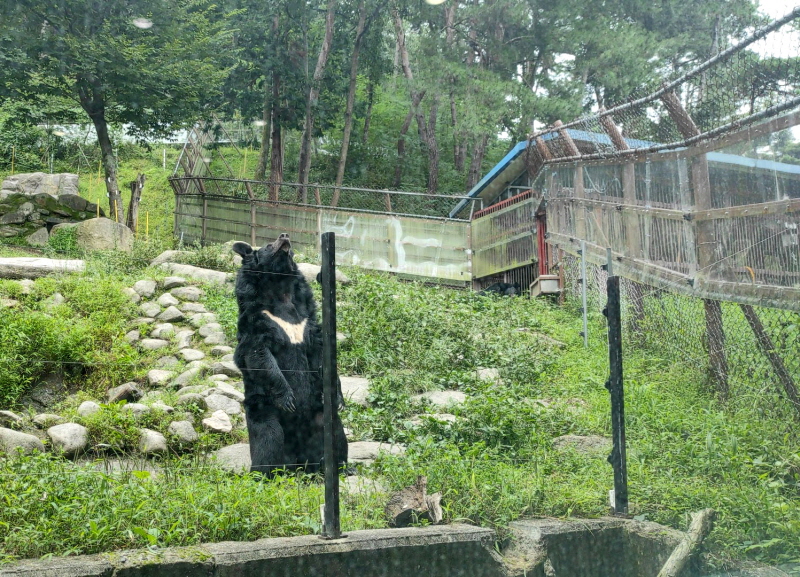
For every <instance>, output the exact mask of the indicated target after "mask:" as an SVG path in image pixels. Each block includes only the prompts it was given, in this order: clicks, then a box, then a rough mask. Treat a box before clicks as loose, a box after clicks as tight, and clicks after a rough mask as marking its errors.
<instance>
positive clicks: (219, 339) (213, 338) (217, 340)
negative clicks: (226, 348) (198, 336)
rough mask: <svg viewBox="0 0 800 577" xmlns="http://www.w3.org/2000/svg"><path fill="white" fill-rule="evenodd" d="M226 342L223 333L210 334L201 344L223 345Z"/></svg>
mask: <svg viewBox="0 0 800 577" xmlns="http://www.w3.org/2000/svg"><path fill="white" fill-rule="evenodd" d="M227 342H228V339H227V338H226V337H225V335H224V334H223V333H211V334H210V335H208V336H207V337H206V338H204V339H203V343H204V344H206V345H224V344H225V343H227Z"/></svg>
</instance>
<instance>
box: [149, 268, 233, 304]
mask: <svg viewBox="0 0 800 577" xmlns="http://www.w3.org/2000/svg"><path fill="white" fill-rule="evenodd" d="M159 267H161V268H162V269H164V270H166V271H168V272H170V273H172V274H174V275H178V276H182V277H185V278H187V279H192V280H196V281H200V282H207V283H210V284H221V285H224V284H225V283H226V282H228V280H233V279H234V275H232V274H228V273H224V272H220V271H217V270H210V269H206V268H200V267H196V266H191V265H188V264H178V263H175V262H165V263H161V264H160V265H159ZM175 296H178V295H175ZM178 298H181V297H178ZM183 300H189V299H183Z"/></svg>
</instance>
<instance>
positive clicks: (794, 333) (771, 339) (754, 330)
mask: <svg viewBox="0 0 800 577" xmlns="http://www.w3.org/2000/svg"><path fill="white" fill-rule="evenodd" d="M560 264H561V265H562V266H563V269H564V278H565V294H566V297H567V298H568V299H575V301H576V302H578V303H580V301H581V298H582V294H581V291H582V290H583V288H582V279H581V258H580V257H575V256H572V255H569V254H563V256H562V257H561V259H560ZM586 271H587V274H586V277H587V278H586V291H587V295H586V296H587V309H588V310H589V311H600V310H602V309H603V307H604V306H605V304H606V300H607V295H606V280H607V278H608V274H607V272H606V270H604V268H603V267H601V266H597V265H591V264H588V265H587V269H586ZM621 299H622V318H623V335H624V342H625V345H626V346H630V345H635V346H636V347H643V348H645V349H646V350H648V351H650V352H651V353H653V354H654V355H655V356H656V357H658V358H668V359H672V360H674V361H677V362H678V363H681V364H683V365H685V366H687V367H689V368H693V369H696V370H698V371H699V372H700V373H701V374H702V375H703V376H704V377H705V378H706V380H707V384H708V386H709V387H711V388H713V389H714V392H715V393H716V394H717V395H718V396H719V397H720V398H721V399H723V400H725V401H727V402H729V403H733V404H734V405H736V406H738V407H748V406H749V407H754V408H755V407H762V408H765V407H770V409H778V410H779V411H780V412H783V411H784V410H785V411H786V413H787V414H788V413H790V412H794V411H798V410H800V402H798V395H797V389H796V387H797V383H798V382H800V355H798V351H799V350H800V332H799V331H798V327H799V326H800V313H797V312H794V311H789V310H782V309H776V308H769V307H758V306H755V307H754V306H750V305H747V304H737V303H731V302H723V301H714V300H707V299H700V298H693V297H690V296H685V295H680V294H675V293H671V292H668V291H665V290H663V289H658V288H653V287H651V286H647V285H643V284H640V283H637V282H635V281H631V280H628V279H622V282H621ZM778 398H780V400H778ZM776 401H777V402H776Z"/></svg>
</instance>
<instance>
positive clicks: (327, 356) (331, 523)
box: [320, 232, 342, 539]
mask: <svg viewBox="0 0 800 577" xmlns="http://www.w3.org/2000/svg"><path fill="white" fill-rule="evenodd" d="M335 259H336V237H335V236H334V234H333V233H332V232H326V233H323V234H322V275H321V279H320V280H321V282H322V395H323V421H324V424H323V428H324V433H325V435H324V436H325V439H324V445H325V447H324V448H325V453H324V454H325V471H324V473H325V518H324V520H323V521H324V523H323V527H322V537H323V538H325V539H338V538H339V537H341V536H342V532H341V527H340V525H339V470H338V469H339V464H338V462H337V460H336V455H335V454H334V450H333V435H334V432H333V423H334V420H335V418H336V411H337V406H336V262H335Z"/></svg>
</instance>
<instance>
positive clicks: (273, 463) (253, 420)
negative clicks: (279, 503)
mask: <svg viewBox="0 0 800 577" xmlns="http://www.w3.org/2000/svg"><path fill="white" fill-rule="evenodd" d="M244 412H245V416H246V417H247V432H248V435H249V437H250V471H251V472H259V473H263V474H264V475H266V476H267V477H269V478H272V477H273V476H274V475H275V472H276V470H278V469H282V468H283V467H284V465H285V464H286V463H284V454H283V453H284V439H283V427H282V426H281V424H280V421H279V420H278V409H277V408H276V407H273V406H272V405H271V404H269V403H267V402H265V401H263V400H261V399H247V400H246V401H245V406H244Z"/></svg>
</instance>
